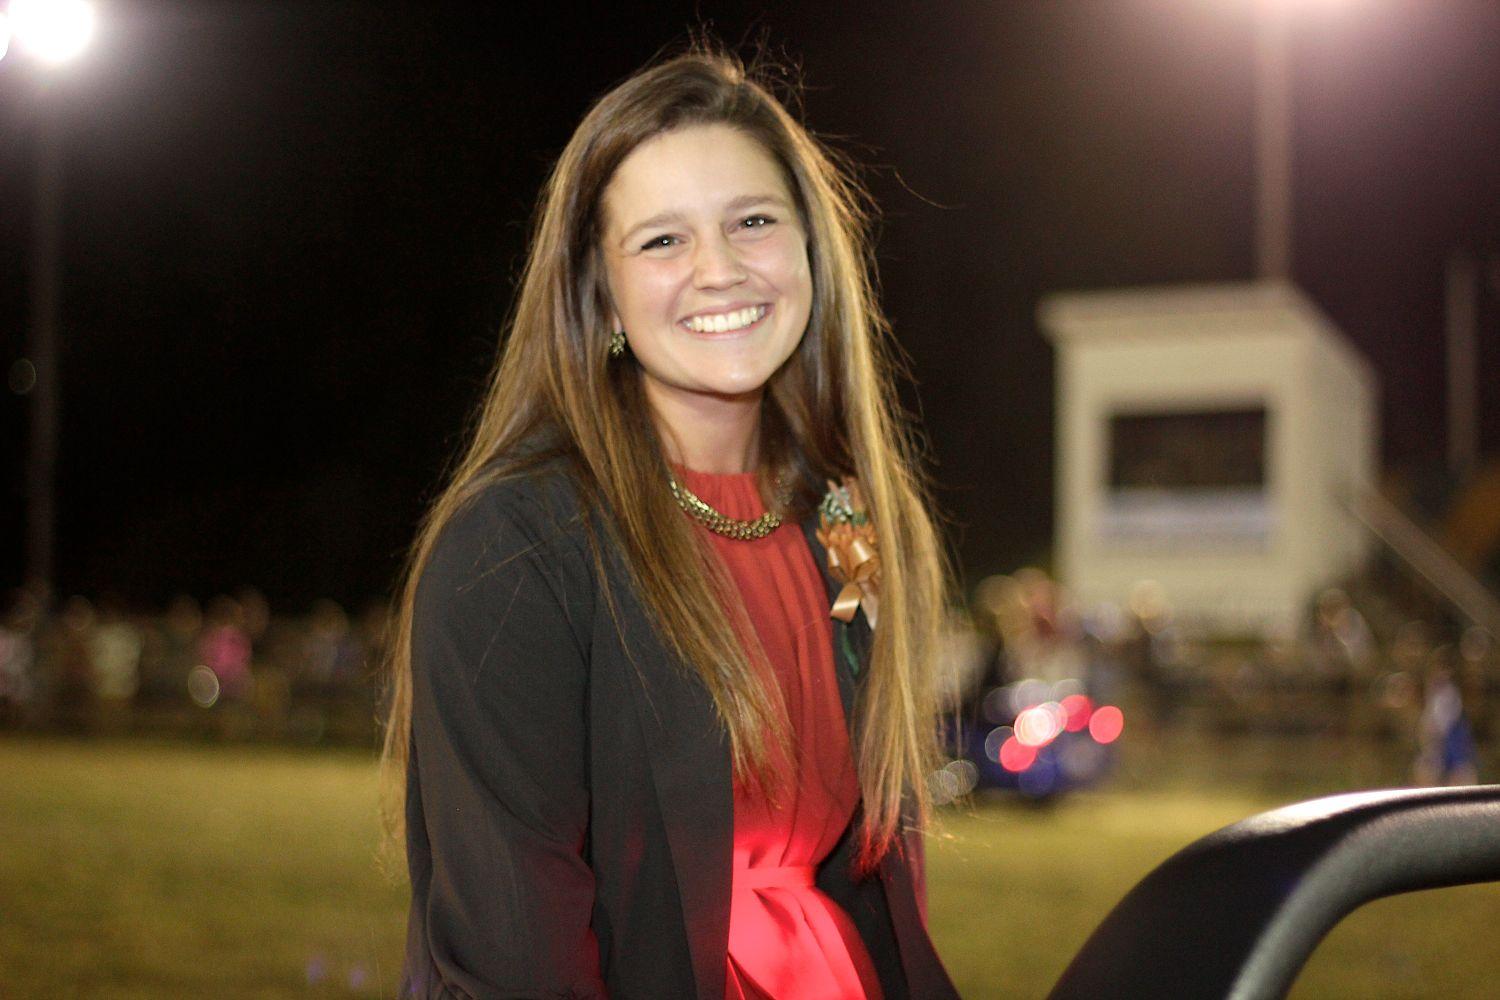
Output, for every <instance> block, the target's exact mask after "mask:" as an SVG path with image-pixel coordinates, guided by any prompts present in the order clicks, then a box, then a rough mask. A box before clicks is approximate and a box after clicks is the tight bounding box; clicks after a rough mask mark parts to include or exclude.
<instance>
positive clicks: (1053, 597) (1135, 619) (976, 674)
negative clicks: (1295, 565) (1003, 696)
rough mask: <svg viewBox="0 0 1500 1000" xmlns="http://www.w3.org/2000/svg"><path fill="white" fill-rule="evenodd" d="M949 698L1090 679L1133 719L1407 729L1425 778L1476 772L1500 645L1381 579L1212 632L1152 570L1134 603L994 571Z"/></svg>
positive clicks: (974, 614) (1496, 697) (973, 704)
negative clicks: (1302, 610) (1295, 618)
mask: <svg viewBox="0 0 1500 1000" xmlns="http://www.w3.org/2000/svg"><path fill="white" fill-rule="evenodd" d="M954 635H955V638H954V647H953V655H952V656H951V658H950V659H951V661H952V664H953V668H952V669H951V670H950V671H949V674H948V676H949V678H950V685H949V686H950V690H949V692H948V694H949V700H950V702H951V703H952V704H953V705H954V706H955V707H958V708H960V709H961V710H962V711H963V712H965V713H966V714H970V715H973V714H975V713H976V712H977V709H978V706H979V705H980V703H981V702H982V699H983V698H984V697H985V696H986V693H987V692H991V691H994V690H996V689H1000V688H1004V687H1005V686H1007V685H1016V684H1018V683H1021V682H1023V681H1026V680H1028V679H1036V680H1040V681H1042V682H1045V683H1046V684H1049V685H1053V686H1056V685H1058V684H1062V683H1071V682H1074V681H1076V682H1078V683H1079V684H1081V685H1082V690H1085V691H1087V692H1088V693H1089V694H1090V696H1091V697H1092V698H1093V699H1094V700H1095V701H1100V702H1102V701H1109V702H1114V703H1117V704H1121V705H1123V706H1125V707H1126V715H1127V716H1128V717H1130V718H1131V719H1132V727H1133V728H1135V729H1136V730H1137V731H1140V730H1142V729H1144V730H1146V731H1149V730H1151V729H1160V728H1162V727H1168V726H1174V725H1192V726H1198V727H1201V728H1205V729H1211V730H1216V731H1220V732H1256V733H1282V734H1326V735H1334V736H1352V737H1361V738H1372V739H1377V740H1382V741H1388V742H1389V741H1396V742H1399V743H1402V744H1405V745H1406V746H1407V748H1408V749H1409V750H1410V752H1411V754H1412V760H1413V761H1414V763H1413V766H1412V779H1413V781H1415V782H1416V783H1420V784H1443V783H1467V782H1473V781H1475V780H1476V779H1477V776H1478V771H1479V758H1480V749H1481V748H1482V747H1483V746H1486V745H1488V743H1489V741H1490V740H1491V738H1492V736H1493V735H1494V734H1495V732H1496V730H1497V728H1500V717H1497V716H1500V646H1497V644H1496V643H1495V641H1494V639H1493V638H1492V637H1491V636H1490V635H1489V633H1487V632H1486V631H1484V630H1483V629H1480V628H1477V627H1473V626H1468V627H1465V626H1464V625H1463V624H1461V623H1455V622H1453V621H1451V620H1447V619H1444V618H1442V617H1441V616H1440V615H1428V616H1425V617H1414V616H1413V615H1412V614H1411V611H1410V609H1409V608H1404V607H1401V606H1398V605H1397V604H1395V603H1393V602H1391V601H1389V600H1386V599H1384V598H1383V597H1382V594H1381V592H1380V591H1378V590H1372V589H1369V588H1365V587H1363V586H1354V585H1351V586H1350V587H1348V588H1343V589H1341V588H1330V589H1328V590H1325V591H1323V592H1322V593H1321V594H1320V595H1319V596H1318V598H1317V600H1316V602H1315V605H1314V606H1313V607H1311V608H1309V609H1308V611H1307V614H1306V615H1305V618H1304V623H1303V626H1302V628H1301V629H1300V630H1299V631H1298V632H1296V633H1295V634H1286V635H1273V636H1270V637H1258V638H1255V639H1249V638H1238V639H1236V638H1226V637H1217V638H1215V637H1210V636H1205V635H1203V634H1201V633H1199V632H1197V631H1195V630H1194V629H1193V628H1192V627H1191V626H1190V625H1188V624H1185V623H1183V622H1181V621H1179V620H1178V617H1177V616H1176V615H1175V614H1174V612H1173V608H1172V603H1171V600H1170V596H1169V595H1168V594H1166V593H1165V592H1164V591H1163V589H1162V588H1161V587H1160V585H1158V584H1156V583H1154V582H1153V581H1149V580H1146V581H1141V582H1140V583H1139V584H1137V585H1136V587H1135V588H1134V590H1133V592H1132V593H1131V595H1130V597H1129V600H1128V601H1127V602H1126V603H1125V604H1124V605H1112V604H1106V605H1099V606H1095V607H1082V606H1080V605H1079V604H1078V603H1077V602H1075V601H1074V600H1073V599H1072V597H1071V595H1069V593H1068V592H1067V590H1066V589H1065V588H1064V587H1063V586H1061V585H1060V584H1059V583H1058V582H1057V581H1055V580H1053V579H1052V578H1050V577H1049V576H1048V574H1047V573H1046V572H1044V571H1043V570H1040V569H1037V568H1027V569H1023V570H1020V571H1018V572H1016V573H1014V574H1010V575H1003V576H992V577H989V578H986V579H985V580H983V581H981V583H980V584H979V586H978V587H977V588H976V590H975V593H974V600H973V605H972V607H971V609H970V614H969V616H968V617H967V618H966V619H964V620H963V621H962V622H961V623H959V624H957V625H956V626H955V630H954Z"/></svg>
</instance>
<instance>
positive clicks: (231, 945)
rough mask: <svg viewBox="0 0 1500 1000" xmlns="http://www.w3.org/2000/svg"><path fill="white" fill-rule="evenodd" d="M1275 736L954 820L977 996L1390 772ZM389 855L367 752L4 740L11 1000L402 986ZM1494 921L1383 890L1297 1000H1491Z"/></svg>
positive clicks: (958, 913) (381, 990)
mask: <svg viewBox="0 0 1500 1000" xmlns="http://www.w3.org/2000/svg"><path fill="white" fill-rule="evenodd" d="M1266 746H1267V745H1265V744H1248V743H1240V744H1235V745H1233V746H1225V745H1200V744H1194V745H1193V746H1191V747H1188V748H1184V747H1182V746H1173V747H1171V748H1169V750H1163V749H1162V748H1161V747H1160V746H1158V747H1157V748H1155V749H1154V750H1153V749H1152V748H1150V747H1149V746H1144V745H1143V746H1142V747H1141V748H1140V749H1138V750H1137V751H1136V752H1135V753H1134V754H1133V755H1132V756H1130V757H1127V759H1126V761H1125V767H1124V768H1123V769H1122V773H1121V774H1120V776H1119V778H1118V779H1117V781H1116V783H1115V785H1114V787H1113V789H1112V790H1110V791H1104V792H1098V793H1093V794H1088V795H1078V796H1074V797H1072V798H1070V799H1068V800H1066V801H1064V802H1062V803H1059V804H1058V805H1056V806H1055V807H1051V808H1045V809H1039V808H1026V807H1020V806H1016V805H1014V804H1008V803H1002V802H981V803H978V804H976V805H975V806H974V807H973V808H971V809H968V810H966V811H961V812H959V811H949V812H947V813H945V814H944V815H945V823H944V828H943V830H942V831H941V833H940V834H938V835H936V836H934V838H933V839H932V840H931V842H930V848H929V854H930V904H929V909H930V917H931V925H932V932H933V935H934V938H935V940H936V941H937V944H938V948H939V950H940V951H941V952H942V954H943V956H944V958H945V960H946V962H947V963H948V966H949V969H950V970H951V971H952V973H953V975H954V978H955V979H956V980H957V981H958V984H959V987H960V989H961V991H962V992H963V994H964V996H966V997H970V998H986V997H1023V998H1024V997H1039V996H1042V995H1044V994H1045V993H1046V990H1047V988H1048V987H1049V986H1050V985H1051V983H1052V982H1053V980H1054V979H1055V978H1056V976H1057V975H1058V974H1059V973H1060V972H1061V971H1062V969H1063V967H1064V966H1065V965H1066V964H1067V962H1068V960H1069V958H1070V957H1071V956H1072V954H1073V952H1074V951H1075V950H1076V949H1077V947H1078V946H1079V945H1080V944H1081V943H1082V942H1083V940H1084V939H1085V938H1086V937H1087V936H1088V934H1089V932H1090V931H1091V930H1092V929H1093V927H1094V925H1095V924H1096V923H1097V922H1098V921H1099V920H1100V919H1101V918H1102V917H1103V915H1104V914H1105V913H1106V912H1107V911H1108V909H1109V908H1110V907H1111V906H1112V905H1113V904H1114V903H1115V902H1116V901H1117V900H1118V899H1119V897H1120V896H1121V895H1122V894H1123V893H1124V892H1125V891H1126V890H1127V889H1128V888H1129V887H1130V886H1131V885H1132V884H1134V883H1135V881H1136V880H1137V879H1138V878H1140V877H1141V876H1142V875H1144V874H1145V873H1146V872H1147V871H1149V870H1150V869H1151V868H1152V867H1154V866H1155V865H1156V864H1157V863H1159V862H1160V861H1162V860H1163V859H1164V858H1166V857H1167V856H1168V855H1169V854H1171V853H1172V852H1173V851H1175V850H1176V849H1177V848H1179V847H1181V846H1183V845H1185V844H1187V843H1188V842H1189V841H1191V840H1193V839H1195V838H1197V837H1199V836H1201V835H1203V834H1205V833H1207V832H1209V831H1211V830H1214V829H1216V828H1218V827H1220V826H1223V825H1224V824H1226V823H1230V822H1233V821H1235V820H1237V819H1240V818H1243V817H1244V816H1247V815H1249V814H1251V813H1254V812H1257V811H1259V810H1261V809H1265V808H1269V807H1271V806H1274V805H1279V804H1282V803H1284V802H1287V801H1291V800H1293V799H1295V798H1303V797H1307V796H1308V795H1313V794H1319V793H1321V792H1331V791H1339V790H1345V789H1346V788H1348V787H1353V786H1352V785H1349V784H1346V783H1345V782H1346V781H1347V779H1348V778H1349V777H1350V775H1349V773H1348V771H1347V769H1348V768H1353V769H1354V770H1356V771H1361V770H1362V769H1363V770H1368V771H1369V774H1366V775H1363V776H1364V777H1365V778H1366V779H1367V781H1368V779H1374V778H1380V777H1382V776H1384V775H1383V774H1382V768H1385V769H1386V770H1390V769H1391V768H1392V767H1394V765H1392V764H1391V763H1390V762H1388V761H1387V762H1385V763H1381V762H1380V761H1379V760H1378V759H1373V760H1372V759H1371V758H1370V757H1369V755H1359V754H1351V755H1349V756H1348V757H1347V758H1346V757H1341V756H1340V753H1339V752H1338V750H1337V748H1333V749H1330V748H1329V747H1328V746H1323V747H1321V748H1319V749H1320V752H1319V754H1318V755H1317V760H1318V764H1317V766H1315V767H1311V768H1309V766H1308V764H1307V762H1308V759H1309V756H1308V753H1309V750H1308V748H1306V747H1303V748H1300V749H1299V748H1293V750H1292V752H1290V753H1287V752H1285V748H1284V747H1283V749H1282V750H1276V749H1274V748H1273V749H1270V750H1267V749H1266ZM1278 761H1282V762H1285V773H1279V772H1278V771H1277V770H1276V762H1278ZM1298 761H1300V765H1298V764H1297V762H1298ZM1341 761H1342V762H1343V763H1341ZM1355 761H1359V763H1355ZM1394 780H1395V781H1399V780H1400V778H1399V773H1398V774H1397V775H1396V776H1395V778H1394ZM1368 783H1376V782H1374V781H1368ZM1386 783H1392V782H1390V781H1387V782H1386ZM1209 788H1212V789H1215V790H1214V791H1205V790H1204V789H1209ZM378 847H379V832H378V823H377V820H376V777H375V769H374V765H373V762H372V761H371V759H370V758H369V756H368V755H366V754H360V753H354V752H336V751H334V752H331V751H316V752H314V751H301V752H298V751H290V750H284V749H264V748H253V747H225V746H214V745H203V744H197V745H176V744H148V743H141V742H134V741H111V742H105V743H88V742H83V741H64V740H40V739H18V738H7V739H3V740H0V998H7V1000H8V998H15V997H33V996H49V997H50V996H84V997H99V998H127V997H129V998H135V997H209V996H212V997H225V998H232V997H247V998H248V997H303V996H314V997H334V996H347V997H389V996H393V995H394V994H395V989H396V979H397V975H398V965H399V962H400V954H401V943H402V935H403V930H404V921H405V910H404V907H405V887H404V885H403V884H401V882H400V881H399V880H395V879H391V878H387V877H386V876H384V875H382V874H381V871H380V868H379V865H378V861H377V853H378ZM1496 926H1500V887H1496V886H1483V887H1474V888H1466V889H1448V890H1443V891H1441V892H1438V893H1424V894H1420V895H1415V896H1407V897H1399V898H1396V899H1392V900H1386V901H1383V902H1381V903H1378V904H1375V905H1373V906H1370V907H1366V908H1365V909H1363V910H1361V911H1359V912H1358V913H1356V914H1355V915H1354V916H1353V917H1351V918H1350V919H1349V920H1346V921H1345V922H1344V923H1343V924H1341V925H1340V927H1339V928H1338V929H1337V930H1336V931H1335V932H1334V934H1333V935H1332V936H1331V937H1330V938H1329V939H1328V940H1327V941H1326V942H1325V943H1324V945H1323V947H1322V948H1320V949H1319V951H1318V953H1317V954H1316V955H1314V957H1313V960H1312V962H1311V963H1310V964H1309V966H1308V969H1307V971H1306V973H1305V974H1304V976H1303V978H1302V980H1301V981H1300V982H1299V984H1298V988H1297V990H1296V991H1294V994H1293V995H1294V996H1296V997H1303V998H1313V997H1339V998H1343V997H1444V998H1450V1000H1451V998H1454V997H1476V998H1477V997H1491V996H1495V995H1497V994H1500V947H1497V946H1496V945H1495V943H1494V930H1493V929H1494V928H1495V927H1496Z"/></svg>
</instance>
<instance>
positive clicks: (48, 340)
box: [0, 0, 95, 612]
mask: <svg viewBox="0 0 1500 1000" xmlns="http://www.w3.org/2000/svg"><path fill="white" fill-rule="evenodd" d="M94 20H95V12H94V5H93V4H92V3H90V2H88V0H11V4H10V7H9V9H8V10H7V11H6V12H5V15H4V17H3V19H0V58H6V57H13V54H14V55H24V56H26V57H28V58H29V59H30V60H31V61H33V62H34V63H36V65H37V73H38V75H39V80H38V88H37V90H38V94H39V96H40V102H39V104H40V106H39V109H38V114H37V116H36V136H35V139H36V163H35V169H34V176H33V185H32V234H31V276H30V280H31V290H30V291H31V294H30V303H29V305H30V336H29V338H28V339H29V347H30V355H31V359H30V360H31V363H32V366H33V369H34V371H35V376H34V381H33V383H32V386H31V389H30V394H31V397H32V398H31V423H30V428H29V431H28V441H27V444H28V449H27V457H26V506H27V514H26V521H27V524H26V555H25V558H26V580H25V585H26V586H27V587H28V589H30V590H32V591H33V596H35V597H36V599H37V600H38V602H39V603H40V605H41V608H42V610H43V612H46V611H47V610H49V609H50V607H51V604H52V597H53V593H52V592H53V585H54V581H53V538H54V535H55V529H56V520H57V517H56V479H57V440H58V424H59V420H58V411H59V404H60V402H61V386H60V384H59V371H58V368H59V365H58V350H57V340H58V325H59V313H60V305H61V282H60V279H59V263H60V260H61V251H62V133H61V127H60V123H59V122H58V118H57V114H56V110H57V109H56V107H55V106H48V104H47V98H48V93H47V92H48V91H49V90H50V85H51V84H52V82H53V79H54V74H55V73H57V72H59V71H60V70H61V68H62V67H63V66H64V65H66V64H67V63H69V62H71V61H72V60H74V59H76V58H77V57H78V56H79V55H80V54H82V52H83V51H84V49H86V48H87V47H88V44H89V41H90V39H91V38H92V37H93V34H94Z"/></svg>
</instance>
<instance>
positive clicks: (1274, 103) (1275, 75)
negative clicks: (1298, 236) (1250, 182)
mask: <svg viewBox="0 0 1500 1000" xmlns="http://www.w3.org/2000/svg"><path fill="white" fill-rule="evenodd" d="M1291 5H1292V0H1255V276H1256V277H1257V278H1259V279H1261V280H1262V281H1291V280H1292V100H1291V91H1292V86H1291V60H1290V57H1289V54H1288V41H1289V35H1290V31H1289V28H1290V20H1291Z"/></svg>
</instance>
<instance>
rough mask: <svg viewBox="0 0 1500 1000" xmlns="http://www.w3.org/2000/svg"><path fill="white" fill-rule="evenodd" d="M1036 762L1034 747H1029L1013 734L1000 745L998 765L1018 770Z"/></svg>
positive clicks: (1022, 769)
mask: <svg viewBox="0 0 1500 1000" xmlns="http://www.w3.org/2000/svg"><path fill="white" fill-rule="evenodd" d="M1034 763H1036V747H1029V746H1027V745H1026V744H1024V743H1022V742H1020V741H1019V740H1017V739H1016V738H1015V737H1014V736H1012V737H1011V738H1010V739H1008V740H1006V741H1005V742H1004V743H1003V744H1001V746H1000V766H1001V767H1003V768H1005V769H1006V770H1007V771H1015V772H1020V771H1024V770H1026V769H1027V768H1028V767H1030V766H1031V765H1032V764H1034Z"/></svg>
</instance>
